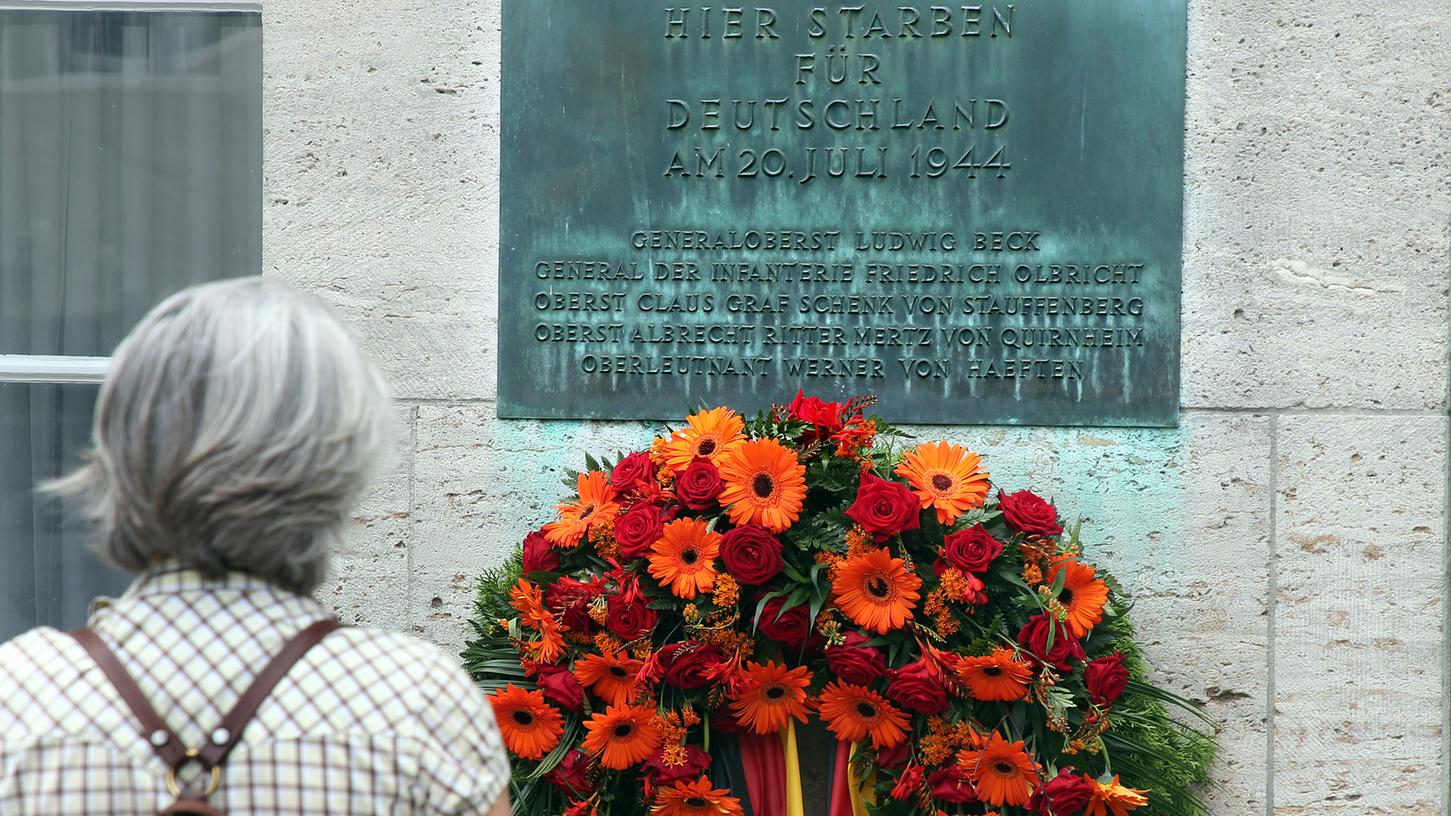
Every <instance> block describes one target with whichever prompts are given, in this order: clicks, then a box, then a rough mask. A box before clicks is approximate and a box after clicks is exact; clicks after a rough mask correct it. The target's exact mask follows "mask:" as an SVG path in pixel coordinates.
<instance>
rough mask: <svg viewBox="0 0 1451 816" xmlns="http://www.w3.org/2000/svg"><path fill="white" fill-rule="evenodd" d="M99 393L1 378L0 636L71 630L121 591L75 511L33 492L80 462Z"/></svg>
mask: <svg viewBox="0 0 1451 816" xmlns="http://www.w3.org/2000/svg"><path fill="white" fill-rule="evenodd" d="M98 391H99V388H98V387H97V386H94V385H26V384H21V383H0V439H4V440H5V457H4V458H3V459H0V565H3V569H0V641H5V640H8V639H9V638H11V637H14V636H15V635H17V634H19V633H21V632H23V631H25V630H26V629H29V628H31V627H33V626H37V625H47V626H58V627H62V628H66V629H74V628H76V627H78V626H81V625H82V624H84V623H85V620H86V610H87V608H88V606H89V603H90V600H91V599H92V598H93V597H95V596H96V595H106V594H110V595H115V594H118V593H120V592H121V591H122V590H124V589H125V588H126V584H127V577H126V575H125V574H124V573H122V572H120V571H119V570H116V569H113V568H111V567H109V566H107V565H106V564H105V563H103V562H102V561H101V560H100V558H98V557H97V556H96V555H94V554H93V553H92V552H91V550H90V549H89V544H90V542H91V540H92V536H90V535H88V534H87V533H86V532H85V530H84V529H83V527H82V526H81V525H79V524H77V523H76V522H75V521H74V520H73V517H74V514H71V516H70V518H69V519H68V518H67V517H65V516H63V514H62V513H61V508H60V506H59V502H58V501H56V500H55V499H53V498H46V497H41V496H39V495H37V494H36V493H35V491H34V486H35V484H36V483H37V482H39V481H41V480H44V479H50V478H53V477H55V476H58V475H60V474H62V473H64V472H65V471H67V470H69V469H71V468H73V467H75V466H76V465H77V464H79V463H80V454H81V451H83V450H84V449H85V446H86V442H87V440H88V439H89V438H90V431H91V410H92V407H93V406H94V404H95V401H96V394H97V392H98Z"/></svg>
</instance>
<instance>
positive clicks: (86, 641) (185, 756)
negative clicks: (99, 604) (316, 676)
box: [71, 618, 342, 772]
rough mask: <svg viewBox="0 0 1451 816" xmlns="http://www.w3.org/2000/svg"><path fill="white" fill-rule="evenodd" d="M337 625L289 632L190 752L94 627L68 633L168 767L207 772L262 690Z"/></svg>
mask: <svg viewBox="0 0 1451 816" xmlns="http://www.w3.org/2000/svg"><path fill="white" fill-rule="evenodd" d="M340 628H342V624H341V623H338V622H337V621H335V620H332V619H331V618H328V619H325V620H320V621H318V622H316V623H314V624H312V625H311V626H308V627H307V628H306V629H303V630H302V631H301V632H298V633H297V634H296V635H294V636H293V638H292V639H291V640H289V641H287V644H286V645H284V646H283V647H282V651H280V652H278V653H277V656H276V657H274V658H272V662H270V663H268V664H267V667H266V668H264V669H263V670H262V672H261V673H260V674H258V675H257V679H256V680H253V681H252V686H251V687H250V688H248V689H247V691H246V693H244V694H243V695H242V697H241V699H239V700H238V701H237V704H236V705H234V706H232V710H231V711H229V712H227V716H225V717H223V718H222V724H221V726H220V727H219V728H216V729H214V730H213V731H212V739H211V740H210V741H208V742H207V744H206V745H205V746H204V747H202V748H201V750H200V751H195V752H188V751H187V750H186V749H185V748H184V747H183V746H182V744H181V741H180V740H179V739H177V737H176V734H174V733H172V731H171V729H170V728H167V727H166V721H165V720H163V719H161V717H160V716H159V715H158V714H157V713H156V709H155V708H152V706H151V702H150V701H148V700H147V699H146V695H145V694H142V693H141V689H140V687H138V686H137V685H136V681H135V680H133V679H132V678H131V675H130V674H129V673H128V672H127V671H126V669H125V668H124V667H123V666H122V665H121V661H120V660H118V659H117V658H116V654H115V653H114V652H112V651H111V650H110V649H109V648H108V647H107V646H106V644H105V643H104V642H103V641H102V640H101V638H100V637H99V636H97V635H96V633H95V632H94V631H92V630H90V629H80V630H77V631H75V632H72V633H71V636H72V637H74V638H75V639H76V641H77V642H79V643H80V644H81V646H82V647H83V648H84V649H85V650H86V653H87V654H89V655H90V656H91V659H92V660H94V661H96V665H97V666H99V667H100V668H101V671H102V672H104V673H105V675H106V678H107V679H108V680H110V681H111V685H112V686H115V687H116V691H117V693H119V694H120V695H121V699H122V700H125V701H126V705H128V706H130V708H131V713H132V714H133V715H135V716H136V719H138V720H140V721H141V727H142V728H143V729H144V736H145V737H146V739H147V740H148V741H149V742H150V743H151V747H152V748H154V749H155V750H156V754H157V756H159V757H161V761H163V762H165V763H166V765H167V767H168V768H170V769H171V770H172V771H173V772H174V771H176V770H178V769H180V768H181V766H183V765H185V764H186V763H187V762H190V761H191V760H192V759H195V760H196V761H197V762H198V763H200V764H201V766H202V767H203V768H204V769H206V770H208V771H210V770H213V769H215V768H217V767H218V766H220V765H221V764H222V763H223V762H224V761H226V758H227V754H229V753H231V751H232V749H233V748H235V747H236V745H237V742H238V741H239V740H241V738H242V732H243V731H244V730H245V729H246V728H247V724H248V723H250V722H251V721H252V717H253V715H255V714H256V713H257V708H258V706H260V705H262V701H263V700H266V699H267V695H269V694H271V693H272V689H274V688H276V686H277V684H278V682H280V681H281V680H282V678H284V677H286V676H287V673H288V672H289V671H291V669H292V667H293V666H294V665H296V664H297V661H298V660H301V659H302V656H303V655H305V654H307V651H308V650H309V649H311V648H312V647H313V646H316V645H317V644H318V642H319V641H321V640H322V639H323V638H325V637H327V635H328V633H329V632H332V631H333V630H335V629H340Z"/></svg>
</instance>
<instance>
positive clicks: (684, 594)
mask: <svg viewBox="0 0 1451 816" xmlns="http://www.w3.org/2000/svg"><path fill="white" fill-rule="evenodd" d="M719 554H720V534H719V533H716V532H712V531H711V529H710V527H709V525H707V524H706V523H705V522H704V521H702V520H700V519H696V518H683V519H676V520H675V521H672V522H670V523H669V524H667V525H665V532H664V533H663V534H662V535H661V536H660V540H659V541H656V542H655V543H654V544H652V545H650V574H651V575H653V576H655V579H656V580H658V581H659V582H660V584H661V586H664V587H666V588H667V589H669V590H670V591H671V592H672V593H674V595H675V596H676V597H677V598H685V599H686V600H690V599H691V598H694V597H695V596H696V594H697V593H700V592H710V591H711V590H712V589H714V588H715V557H716V556H717V555H719Z"/></svg>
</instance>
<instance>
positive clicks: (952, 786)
mask: <svg viewBox="0 0 1451 816" xmlns="http://www.w3.org/2000/svg"><path fill="white" fill-rule="evenodd" d="M927 786H928V787H930V788H931V789H932V798H933V799H936V800H938V801H940V802H957V803H959V804H963V803H968V802H976V801H978V798H977V791H975V790H973V789H972V781H971V780H969V779H968V778H967V774H964V773H963V772H962V768H960V767H958V764H957V763H956V762H954V763H952V764H951V765H948V766H947V767H946V768H938V769H937V770H935V771H933V772H932V773H930V774H928V775H927Z"/></svg>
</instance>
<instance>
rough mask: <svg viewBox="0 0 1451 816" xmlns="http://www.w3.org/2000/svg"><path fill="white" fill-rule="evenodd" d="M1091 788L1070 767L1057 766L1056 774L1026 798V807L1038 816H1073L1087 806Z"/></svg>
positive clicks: (1091, 794) (1090, 797) (1091, 796)
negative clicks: (1031, 795)
mask: <svg viewBox="0 0 1451 816" xmlns="http://www.w3.org/2000/svg"><path fill="white" fill-rule="evenodd" d="M1092 798H1093V788H1092V787H1091V786H1090V785H1089V784H1088V780H1086V779H1084V778H1083V777H1081V776H1079V775H1078V774H1076V773H1074V772H1073V769H1072V768H1059V769H1058V775H1057V776H1055V777H1053V778H1052V779H1050V780H1048V781H1047V782H1044V783H1043V785H1042V787H1040V788H1038V789H1037V790H1036V791H1034V792H1033V798H1032V799H1030V800H1028V809H1029V810H1031V811H1033V812H1035V813H1038V814H1040V816H1073V814H1075V813H1081V812H1083V809H1084V808H1086V807H1088V801H1089V800H1090V799H1092Z"/></svg>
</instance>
